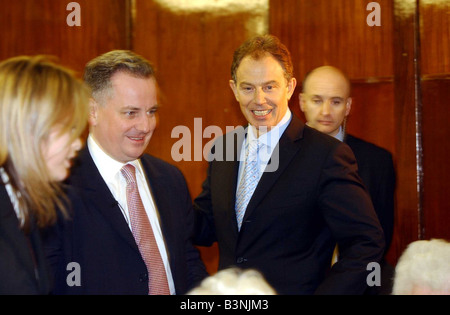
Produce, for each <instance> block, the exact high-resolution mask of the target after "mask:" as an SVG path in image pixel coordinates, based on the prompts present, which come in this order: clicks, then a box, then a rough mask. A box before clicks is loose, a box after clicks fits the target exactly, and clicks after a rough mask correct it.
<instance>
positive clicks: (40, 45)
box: [0, 0, 128, 73]
mask: <svg viewBox="0 0 450 315" xmlns="http://www.w3.org/2000/svg"><path fill="white" fill-rule="evenodd" d="M69 2H70V1H68V0H67V1H65V0H39V1H35V0H21V1H3V0H2V1H1V4H0V5H1V10H0V38H1V40H0V41H1V46H0V60H3V59H6V58H9V57H12V56H16V55H35V54H47V55H54V56H56V57H57V58H58V59H59V60H60V62H61V63H62V64H64V65H66V66H69V67H71V68H73V69H75V70H77V71H78V72H79V73H81V72H82V71H83V69H84V66H85V64H86V62H87V61H89V60H90V59H92V58H94V57H96V56H97V55H99V54H101V53H103V52H106V51H108V50H111V49H115V48H121V49H124V48H127V43H128V41H127V38H128V36H127V20H128V17H127V0H96V1H89V0H78V1H77V2H78V3H79V4H80V7H81V26H79V27H78V26H74V27H70V26H68V25H67V23H66V18H67V15H68V14H69V13H70V12H71V11H67V10H66V7H67V4H68V3H69Z"/></svg>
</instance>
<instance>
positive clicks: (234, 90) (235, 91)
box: [228, 80, 239, 102]
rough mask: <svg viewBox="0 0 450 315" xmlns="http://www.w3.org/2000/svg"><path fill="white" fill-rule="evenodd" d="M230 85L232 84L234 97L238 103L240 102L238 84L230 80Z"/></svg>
mask: <svg viewBox="0 0 450 315" xmlns="http://www.w3.org/2000/svg"><path fill="white" fill-rule="evenodd" d="M228 83H229V84H230V88H231V90H232V91H233V93H234V97H235V98H236V101H238V102H239V98H238V94H237V86H236V83H235V82H234V80H230V81H229V82H228Z"/></svg>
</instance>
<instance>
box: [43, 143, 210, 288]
mask: <svg viewBox="0 0 450 315" xmlns="http://www.w3.org/2000/svg"><path fill="white" fill-rule="evenodd" d="M141 161H142V165H143V167H144V170H145V173H146V175H147V178H148V179H149V182H150V190H151V193H152V196H153V198H154V202H155V205H156V206H157V209H158V211H159V216H160V224H161V230H162V233H163V236H164V240H165V244H166V248H167V250H168V256H169V261H170V267H171V271H172V276H173V280H174V283H175V289H176V293H177V294H183V293H185V292H186V291H187V290H188V289H190V288H191V287H193V286H194V285H196V284H197V283H198V282H199V281H200V280H201V279H203V278H204V277H205V276H207V273H206V271H205V267H204V265H203V263H202V261H201V260H200V256H199V252H198V250H197V249H196V248H195V247H194V246H193V244H192V240H191V237H192V232H193V223H194V221H193V220H194V218H193V211H192V200H191V197H190V195H189V191H188V188H187V185H186V182H185V180H184V177H183V175H182V174H181V172H180V171H179V170H178V169H177V168H176V167H174V166H172V165H170V164H168V163H166V162H164V161H162V160H160V159H157V158H155V157H152V156H149V155H144V156H143V157H142V158H141ZM68 184H69V185H70V189H69V194H68V195H69V199H70V201H71V203H72V209H73V215H72V216H73V219H72V220H68V221H67V220H60V222H59V224H58V226H57V228H55V229H53V230H51V231H48V233H46V249H47V253H48V258H49V259H50V262H51V264H52V266H53V270H54V272H55V278H56V280H55V290H54V293H56V294H147V293H148V275H147V269H146V266H145V264H144V261H143V260H142V258H141V255H140V253H139V249H138V247H137V245H136V242H135V240H134V238H133V235H132V233H131V230H130V228H129V227H128V225H127V223H126V220H125V218H124V216H123V214H122V212H121V210H120V208H119V205H118V203H117V201H116V200H115V199H114V198H113V196H112V194H111V192H110V190H109V188H108V186H107V185H106V183H105V182H104V180H103V178H102V177H101V175H100V173H99V171H98V169H97V167H96V166H95V163H94V161H93V160H92V157H91V155H90V153H89V150H88V149H87V147H86V148H84V149H83V150H82V151H81V152H80V155H79V157H78V159H77V161H76V163H75V165H74V167H73V169H72V174H71V176H70V177H69V181H68ZM70 262H77V263H78V264H79V265H80V269H81V286H72V287H70V286H68V285H67V284H66V278H67V276H68V275H69V273H70V272H71V271H72V269H70V270H69V271H67V270H66V266H67V264H68V263H70Z"/></svg>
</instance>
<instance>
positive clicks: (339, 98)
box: [311, 94, 345, 101]
mask: <svg viewBox="0 0 450 315" xmlns="http://www.w3.org/2000/svg"><path fill="white" fill-rule="evenodd" d="M311 97H312V98H315V97H319V98H324V97H323V95H318V94H313V95H311ZM329 98H330V99H338V100H341V101H343V100H345V98H344V97H340V96H332V97H329Z"/></svg>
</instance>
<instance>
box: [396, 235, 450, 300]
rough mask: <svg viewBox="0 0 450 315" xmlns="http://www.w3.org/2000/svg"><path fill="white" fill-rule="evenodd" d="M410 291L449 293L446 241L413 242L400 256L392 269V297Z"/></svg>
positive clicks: (449, 256) (449, 258) (449, 250)
mask: <svg viewBox="0 0 450 315" xmlns="http://www.w3.org/2000/svg"><path fill="white" fill-rule="evenodd" d="M414 292H428V293H427V294H450V243H449V242H447V241H446V240H443V239H432V240H429V241H425V240H422V241H415V242H412V243H411V244H409V245H408V247H407V248H406V250H405V251H404V252H403V253H402V255H401V257H400V259H399V261H398V263H397V266H396V267H395V277H394V286H393V291H392V294H393V295H409V294H414ZM421 294H423V293H421Z"/></svg>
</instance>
